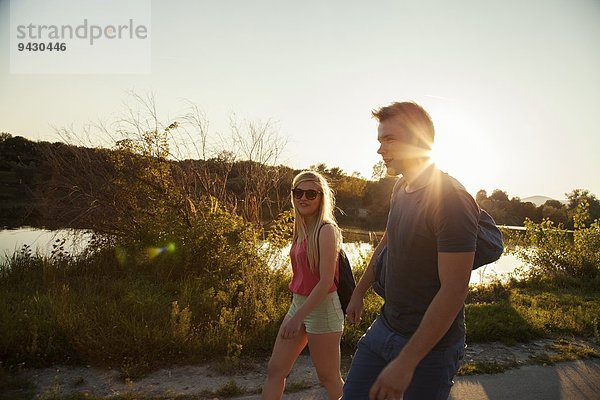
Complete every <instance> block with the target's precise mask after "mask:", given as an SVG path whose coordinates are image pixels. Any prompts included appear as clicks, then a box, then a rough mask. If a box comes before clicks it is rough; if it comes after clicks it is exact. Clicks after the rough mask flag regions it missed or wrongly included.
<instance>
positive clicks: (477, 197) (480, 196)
mask: <svg viewBox="0 0 600 400" xmlns="http://www.w3.org/2000/svg"><path fill="white" fill-rule="evenodd" d="M487 198H488V197H487V192H486V191H485V190H484V189H481V190H479V191H478V192H477V194H476V195H475V201H477V202H478V203H479V202H481V201H483V200H487Z"/></svg>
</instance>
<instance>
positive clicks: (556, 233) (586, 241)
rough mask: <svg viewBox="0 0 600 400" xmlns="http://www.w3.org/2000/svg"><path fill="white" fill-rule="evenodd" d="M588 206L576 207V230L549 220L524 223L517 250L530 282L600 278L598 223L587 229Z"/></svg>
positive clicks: (584, 203)
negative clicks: (523, 262) (556, 224)
mask: <svg viewBox="0 0 600 400" xmlns="http://www.w3.org/2000/svg"><path fill="white" fill-rule="evenodd" d="M588 209H589V204H588V203H586V202H582V203H580V204H579V206H578V207H577V210H576V212H575V215H574V217H573V222H574V226H575V230H574V231H573V232H570V231H567V230H566V229H564V227H563V226H562V225H561V224H559V225H558V226H555V225H554V223H553V222H552V221H550V220H549V219H545V220H543V221H542V222H541V223H539V224H537V223H534V222H533V221H531V220H529V219H526V220H525V228H526V233H525V240H524V242H525V245H524V246H521V247H519V248H517V250H516V253H517V256H518V257H519V258H521V259H522V260H523V261H525V262H526V263H528V264H529V265H531V269H530V270H529V272H528V278H530V279H548V280H569V279H576V280H578V281H580V282H585V281H590V280H591V281H593V280H596V279H598V277H599V276H600V274H599V271H600V223H599V221H598V220H596V221H594V222H593V223H592V224H590V226H586V225H585V222H584V221H586V220H587V218H588V215H589V213H588Z"/></svg>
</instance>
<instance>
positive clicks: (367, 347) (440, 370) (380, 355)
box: [343, 316, 465, 400]
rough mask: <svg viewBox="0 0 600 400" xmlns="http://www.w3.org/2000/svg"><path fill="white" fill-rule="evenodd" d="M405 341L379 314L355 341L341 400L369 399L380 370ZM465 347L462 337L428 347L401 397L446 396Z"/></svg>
mask: <svg viewBox="0 0 600 400" xmlns="http://www.w3.org/2000/svg"><path fill="white" fill-rule="evenodd" d="M407 342H408V338H406V337H404V336H401V335H399V334H397V333H396V332H394V331H393V330H392V329H390V328H389V327H388V326H387V325H386V324H385V323H384V321H383V317H382V316H378V317H377V319H376V320H375V322H373V324H372V325H371V327H370V328H369V329H368V330H367V332H366V333H365V334H364V335H363V337H361V338H360V340H359V341H358V345H357V350H356V353H355V354H354V358H353V359H352V365H351V366H350V371H349V372H348V376H347V377H346V383H345V384H344V397H343V398H344V400H350V399H360V400H365V399H368V398H369V390H370V389H371V386H372V385H373V384H374V383H375V380H376V379H377V377H378V376H379V373H380V372H381V371H382V370H383V369H384V368H385V366H386V365H387V364H388V363H389V362H390V361H392V360H393V359H394V358H396V356H397V355H398V354H399V353H400V351H401V350H402V349H403V348H404V346H405V345H406V343H407ZM464 351H465V342H464V340H460V341H459V342H457V343H455V344H454V345H452V346H450V347H447V348H445V349H443V350H439V351H438V350H432V351H430V352H429V354H427V356H425V358H423V360H421V362H420V363H419V365H417V368H416V369H415V373H414V375H413V379H412V381H411V383H410V385H409V387H408V389H407V390H406V392H405V393H404V400H429V399H431V400H442V399H444V400H446V399H447V398H448V396H449V395H450V389H451V388H452V384H453V381H452V379H453V378H454V375H455V374H456V372H457V371H458V367H459V363H460V360H461V359H462V358H463V356H464Z"/></svg>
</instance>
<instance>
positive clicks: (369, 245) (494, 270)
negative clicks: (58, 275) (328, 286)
mask: <svg viewBox="0 0 600 400" xmlns="http://www.w3.org/2000/svg"><path fill="white" fill-rule="evenodd" d="M382 236H383V232H369V231H360V230H357V229H344V240H345V243H344V245H343V247H344V250H345V251H346V253H347V254H348V258H349V259H350V262H351V263H352V265H357V264H360V263H362V262H364V260H365V259H368V257H369V256H370V254H371V251H372V249H373V243H377V242H378V241H379V240H380V239H381V237H382ZM90 237H91V232H90V231H86V230H73V229H61V230H47V229H38V228H30V227H21V228H17V229H6V230H0V258H4V257H10V256H11V255H12V254H14V253H15V252H17V251H21V250H22V249H23V246H28V248H29V249H31V252H32V254H36V253H37V254H41V255H51V254H52V251H53V250H54V247H53V246H57V245H60V246H62V247H63V249H64V251H67V252H69V253H70V254H75V253H77V252H79V251H81V250H83V249H84V248H85V246H86V245H87V243H88V241H89V239H90ZM288 252H289V247H287V248H285V249H283V251H282V257H281V259H280V262H281V263H283V264H284V265H285V264H286V263H287V257H286V255H287V253H288ZM522 264H523V263H522V261H520V260H519V259H518V258H517V257H515V256H514V255H512V254H504V255H503V256H502V257H501V258H500V259H499V260H498V261H496V262H495V263H492V264H489V265H486V266H484V267H481V268H479V269H477V270H476V271H473V273H472V274H471V283H472V284H478V283H486V282H489V281H490V280H492V279H496V278H502V277H503V276H506V275H507V274H509V273H512V272H514V271H515V269H516V268H518V267H520V266H522Z"/></svg>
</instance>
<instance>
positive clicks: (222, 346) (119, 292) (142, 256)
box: [0, 212, 289, 374]
mask: <svg viewBox="0 0 600 400" xmlns="http://www.w3.org/2000/svg"><path fill="white" fill-rule="evenodd" d="M207 223H208V224H210V225H211V226H214V227H215V228H214V229H211V230H210V232H211V234H210V235H209V234H207V230H206V226H203V227H198V229H196V230H195V229H190V230H189V232H187V233H186V234H185V235H184V236H182V237H181V238H180V239H179V240H178V241H172V242H167V241H165V242H164V243H159V244H158V246H157V245H155V246H154V247H151V246H148V245H147V244H146V245H145V246H143V245H142V244H141V243H131V242H130V243H123V244H117V243H115V241H114V240H104V241H96V242H95V244H92V245H91V246H90V248H89V249H88V250H87V251H86V252H85V253H83V254H81V255H78V256H74V255H69V254H67V253H64V252H62V251H57V252H54V253H53V254H52V255H51V256H48V257H45V256H39V255H33V254H32V253H31V251H30V250H29V249H28V248H24V249H23V250H22V251H20V252H18V253H16V254H14V255H13V256H12V257H10V258H8V259H6V260H4V262H3V263H2V265H1V266H0V326H1V327H2V335H0V358H1V359H2V360H5V362H6V363H8V364H9V365H18V364H21V365H22V364H25V365H29V366H43V365H48V364H52V363H59V362H60V363H87V364H95V365H103V366H111V367H117V368H121V369H123V370H124V371H125V372H128V373H131V374H135V373H136V372H138V371H144V370H147V369H149V368H153V367H155V366H157V365H161V364H165V363H171V364H172V363H189V362H195V361H198V360H201V359H205V358H209V357H211V358H212V357H223V356H227V357H231V358H236V357H240V356H243V355H249V354H256V353H264V352H265V351H267V349H269V348H270V347H271V345H272V339H273V337H274V335H275V334H276V332H277V329H278V327H279V323H280V320H281V318H282V316H283V315H284V314H285V310H286V307H287V305H288V303H289V293H288V291H287V288H286V284H287V282H288V281H289V276H288V274H287V272H286V271H285V270H281V269H279V270H278V269H272V268H270V265H269V264H268V263H269V254H268V253H267V250H264V249H262V248H261V246H259V239H258V238H259V236H258V232H257V230H256V228H255V227H254V226H252V225H250V224H246V223H245V222H244V221H243V220H241V219H240V218H238V217H235V216H233V215H230V214H228V213H226V212H215V213H211V214H210V221H207ZM98 242H102V243H103V244H102V245H100V244H98ZM168 243H171V244H170V245H169V244H168ZM173 243H174V244H173ZM157 249H158V250H157ZM161 249H162V250H161Z"/></svg>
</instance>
